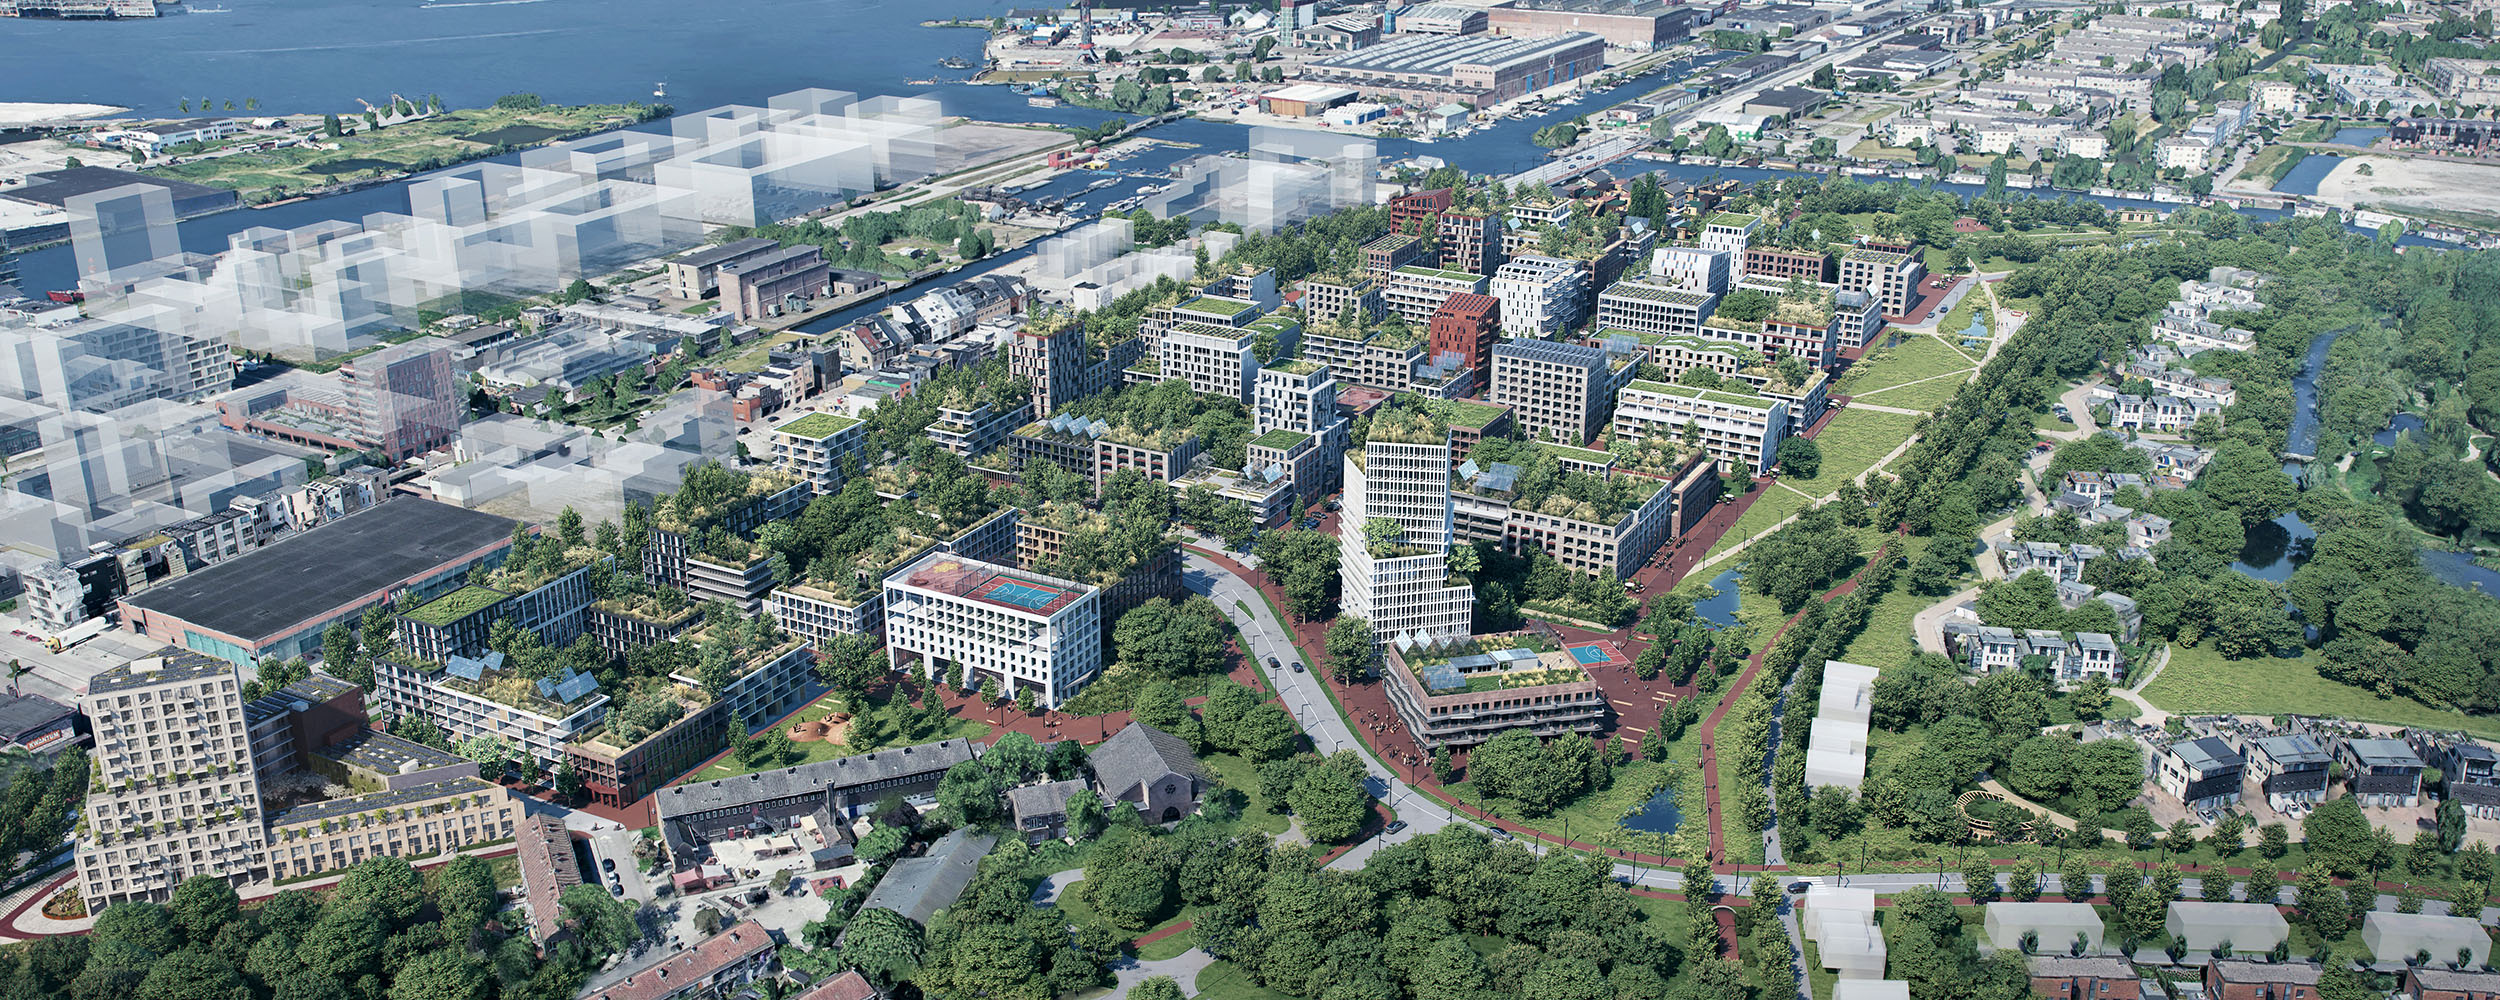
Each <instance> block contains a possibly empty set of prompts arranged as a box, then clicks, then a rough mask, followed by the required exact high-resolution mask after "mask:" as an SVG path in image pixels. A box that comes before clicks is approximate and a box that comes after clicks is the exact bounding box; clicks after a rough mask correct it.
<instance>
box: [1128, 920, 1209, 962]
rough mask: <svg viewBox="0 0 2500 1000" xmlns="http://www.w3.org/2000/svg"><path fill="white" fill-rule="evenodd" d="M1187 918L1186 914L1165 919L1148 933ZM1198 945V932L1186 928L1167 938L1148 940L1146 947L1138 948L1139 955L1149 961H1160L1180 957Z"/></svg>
mask: <svg viewBox="0 0 2500 1000" xmlns="http://www.w3.org/2000/svg"><path fill="white" fill-rule="evenodd" d="M1186 919H1188V917H1187V916H1185V915H1184V916H1179V917H1174V918H1172V919H1170V920H1166V921H1164V922H1163V923H1162V924H1159V925H1157V926H1156V927H1154V928H1153V929H1151V930H1148V931H1147V932H1146V934H1153V933H1155V932H1156V931H1160V930H1162V929H1164V928H1165V927H1169V926H1171V925H1173V924H1175V923H1178V922H1180V921H1182V920H1186ZM1146 934H1140V935H1138V937H1145V936H1146ZM1197 946H1198V934H1197V932H1195V931H1187V930H1184V931H1181V932H1180V933H1178V934H1174V935H1172V936H1170V937H1167V938H1162V939H1159V940H1156V941H1150V942H1147V944H1146V945H1145V946H1144V947H1141V948H1139V949H1137V957H1138V958H1139V959H1142V960H1144V961H1148V962H1159V961H1162V960H1164V959H1167V958H1179V957H1180V956H1181V953H1182V952H1185V951H1188V950H1189V949H1191V948H1195V947H1197Z"/></svg>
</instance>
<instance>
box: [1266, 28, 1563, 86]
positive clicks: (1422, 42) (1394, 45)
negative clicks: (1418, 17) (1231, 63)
mask: <svg viewBox="0 0 2500 1000" xmlns="http://www.w3.org/2000/svg"><path fill="white" fill-rule="evenodd" d="M1596 39H1597V36H1596V35H1592V34H1589V33H1588V32H1585V31H1573V32H1567V33H1564V34H1560V35H1555V36H1553V37H1551V38H1503V37H1498V36H1494V35H1425V36H1420V37H1415V38H1407V39H1403V40H1400V41H1395V42H1390V43H1388V44H1385V45H1375V46H1372V47H1371V48H1368V49H1362V50H1360V51H1356V52H1348V53H1346V54H1344V55H1340V56H1332V57H1329V58H1325V59H1314V60H1312V61H1310V62H1309V63H1308V64H1306V65H1307V67H1308V68H1309V69H1312V70H1319V71H1326V70H1352V71H1358V72H1366V73H1415V74H1422V75H1427V76H1431V75H1441V74H1447V73H1449V72H1450V71H1451V70H1453V69H1456V68H1457V67H1459V66H1462V65H1470V66H1475V65H1490V66H1510V65H1517V64H1519V63H1525V62H1535V61H1537V60H1541V59H1545V58H1548V57H1550V56H1553V55H1555V54H1557V53H1561V52H1564V51H1567V50H1570V49H1573V48H1577V47H1579V46H1582V45H1586V44H1587V43H1589V42H1591V41H1595V40H1596Z"/></svg>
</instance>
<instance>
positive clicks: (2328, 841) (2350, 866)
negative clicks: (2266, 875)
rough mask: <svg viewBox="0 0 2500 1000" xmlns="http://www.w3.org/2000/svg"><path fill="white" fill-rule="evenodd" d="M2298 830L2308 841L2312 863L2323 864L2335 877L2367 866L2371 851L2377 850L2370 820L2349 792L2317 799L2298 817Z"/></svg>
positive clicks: (2345, 875)
mask: <svg viewBox="0 0 2500 1000" xmlns="http://www.w3.org/2000/svg"><path fill="white" fill-rule="evenodd" d="M2300 832H2301V837H2302V839H2304V840H2306V841H2307V842H2308V845H2309V857H2310V858H2311V859H2312V862H2313V867H2315V866H2316V865H2324V866H2325V868H2326V870H2327V871H2329V872H2331V873H2333V874H2335V875H2336V876H2338V877H2342V878H2351V877H2353V876H2357V875H2359V874H2361V873H2362V872H2364V871H2367V870H2369V868H2370V858H2371V855H2372V854H2374V853H2376V847H2375V845H2374V844H2373V843H2372V837H2371V835H2370V821H2369V819H2368V818H2366V817H2364V816H2362V815H2361V806H2360V805H2359V804H2358V803H2356V802H2354V801H2353V800H2352V798H2351V797H2350V796H2345V797H2342V798H2334V799H2328V800H2326V801H2324V802H2321V803H2318V806H2317V808H2316V809H2313V810H2311V811H2310V813H2309V816H2308V818H2306V819H2303V820H2301V822H2300Z"/></svg>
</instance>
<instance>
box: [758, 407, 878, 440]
mask: <svg viewBox="0 0 2500 1000" xmlns="http://www.w3.org/2000/svg"><path fill="white" fill-rule="evenodd" d="M856 426H859V420H858V418H856V417H841V416H835V415H833V414H831V413H810V414H808V415H806V416H804V417H800V418H798V419H797V420H793V421H790V422H789V423H786V424H783V425H781V426H779V427H776V428H774V430H776V431H779V432H781V433H783V434H788V435H790V436H791V437H803V438H807V439H809V440H812V441H822V440H824V439H826V438H829V437H832V436H834V435H836V434H839V433H842V432H843V431H846V430H850V429H851V428H853V427H856Z"/></svg>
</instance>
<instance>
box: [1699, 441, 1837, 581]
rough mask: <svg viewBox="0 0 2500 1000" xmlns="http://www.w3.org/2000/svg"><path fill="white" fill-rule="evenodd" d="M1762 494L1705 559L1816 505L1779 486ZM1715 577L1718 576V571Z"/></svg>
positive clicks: (1827, 459)
mask: <svg viewBox="0 0 2500 1000" xmlns="http://www.w3.org/2000/svg"><path fill="white" fill-rule="evenodd" d="M1831 461H1832V456H1831V453H1830V452H1825V453H1824V454H1823V463H1824V464H1825V465H1829V464H1831ZM1827 475H1828V473H1827ZM1832 482H1833V483H1834V484H1837V483H1839V482H1840V480H1838V479H1834V480H1832ZM1806 488H1811V485H1810V484H1809V486H1808V487H1806ZM1762 494H1763V495H1762V497H1761V498H1760V499H1757V500H1755V501H1754V504H1753V506H1751V507H1747V508H1745V514H1744V516H1742V517H1739V518H1737V519H1736V523H1735V524H1732V525H1729V526H1728V529H1727V534H1724V535H1721V536H1719V540H1718V541H1716V542H1712V543H1710V551H1709V552H1708V553H1706V555H1717V554H1718V553H1720V552H1721V551H1724V550H1726V549H1729V548H1733V547H1735V545H1736V543H1738V542H1742V541H1744V540H1745V539H1748V538H1751V537H1753V536H1754V535H1756V534H1758V533H1760V532H1764V531H1768V530H1770V528H1771V526H1772V525H1774V524H1778V523H1780V522H1781V521H1783V520H1786V519H1787V518H1788V516H1789V515H1790V514H1794V513H1797V512H1798V511H1801V510H1804V509H1806V508H1807V507H1810V506H1813V504H1814V502H1813V501H1811V500H1808V499H1806V498H1805V497H1801V496H1798V495H1797V494H1796V493H1795V492H1794V491H1791V490H1784V489H1781V488H1780V487H1779V484H1777V483H1772V484H1770V485H1767V486H1764V487H1762ZM1712 575H1716V573H1715V571H1713V574H1712ZM1703 579H1708V577H1703Z"/></svg>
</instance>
